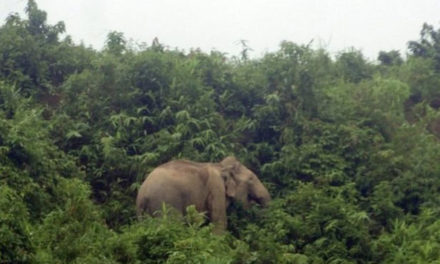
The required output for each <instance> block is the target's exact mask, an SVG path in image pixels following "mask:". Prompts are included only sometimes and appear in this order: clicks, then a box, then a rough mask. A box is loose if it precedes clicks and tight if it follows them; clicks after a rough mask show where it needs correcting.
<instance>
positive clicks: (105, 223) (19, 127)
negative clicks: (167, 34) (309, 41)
mask: <svg viewBox="0 0 440 264" xmlns="http://www.w3.org/2000/svg"><path fill="white" fill-rule="evenodd" d="M65 31H66V28H65V25H64V23H63V22H59V23H57V24H55V25H50V24H48V22H47V14H46V12H45V11H43V10H40V9H39V8H38V6H37V4H36V2H35V1H34V0H28V4H27V8H26V16H25V17H24V18H22V17H20V16H19V15H17V14H11V15H10V16H9V17H8V18H7V19H6V21H5V22H4V24H2V25H1V27H0V263H298V264H299V263H313V264H315V263H316V264H318V263H438V262H439V261H440V196H439V192H440V162H439V161H440V142H439V139H440V112H439V107H440V29H436V28H435V27H434V26H432V25H428V24H425V25H423V26H422V28H421V32H420V36H419V37H418V39H416V40H411V41H409V42H408V54H407V56H405V57H403V56H401V54H400V53H399V51H395V50H391V51H381V52H380V53H379V54H378V58H377V61H376V62H372V61H369V60H367V59H366V58H365V57H364V56H363V54H362V52H361V51H359V50H356V49H349V50H345V51H341V52H340V53H338V54H337V56H331V55H330V54H329V53H328V52H327V51H326V50H324V49H313V48H311V47H310V46H308V45H298V44H295V43H292V42H289V41H284V42H282V43H281V44H280V46H279V49H278V50H277V51H275V52H269V53H266V54H265V55H264V56H262V57H261V58H254V59H251V58H249V57H248V56H247V53H246V48H245V49H244V50H243V52H242V54H241V56H237V57H228V56H226V55H225V54H223V53H221V52H218V51H211V52H208V53H206V52H202V51H200V50H198V49H194V50H191V51H187V52H184V51H180V50H178V49H170V48H167V46H165V45H164V44H162V43H160V42H159V41H157V40H155V41H154V42H153V43H152V44H151V45H139V46H138V45H133V44H129V42H128V41H127V40H126V39H125V37H124V34H123V33H121V32H116V31H113V32H110V33H109V34H108V37H107V41H106V45H105V48H103V49H102V50H99V51H98V50H94V49H92V48H90V47H86V46H85V45H84V44H76V43H74V42H73V41H72V39H71V38H70V37H69V36H68V35H66V34H65ZM416 37H417V36H416ZM227 155H234V156H236V157H237V158H238V159H239V160H240V161H241V162H242V163H243V164H245V165H246V166H247V167H248V168H250V169H252V171H254V172H255V173H256V174H257V175H258V176H259V178H260V179H261V180H262V181H263V182H264V184H265V185H266V186H267V187H268V189H269V191H270V193H271V195H272V197H273V201H272V203H271V204H270V206H269V207H268V208H260V207H253V208H252V209H250V210H243V208H242V207H241V205H240V204H232V205H231V206H230V208H229V209H228V215H229V217H228V218H229V222H228V232H227V233H226V234H224V235H214V234H213V233H212V225H210V224H207V223H206V221H205V220H204V216H203V215H202V214H199V213H198V212H196V211H195V210H194V208H191V207H190V208H188V213H187V214H186V215H185V216H184V217H180V216H176V215H174V214H172V212H169V211H167V208H164V212H163V213H164V214H165V215H166V217H163V218H149V217H147V218H145V219H143V220H142V221H138V220H137V218H136V212H135V197H136V193H137V190H138V188H139V186H140V184H141V183H142V181H143V180H144V178H145V176H146V175H147V174H148V172H150V171H151V170H152V169H153V168H155V167H156V166H158V165H159V164H162V163H164V162H166V161H169V160H172V159H179V158H185V159H190V160H195V161H201V162H208V161H212V162H217V161H219V160H221V159H222V158H224V157H226V156H227Z"/></svg>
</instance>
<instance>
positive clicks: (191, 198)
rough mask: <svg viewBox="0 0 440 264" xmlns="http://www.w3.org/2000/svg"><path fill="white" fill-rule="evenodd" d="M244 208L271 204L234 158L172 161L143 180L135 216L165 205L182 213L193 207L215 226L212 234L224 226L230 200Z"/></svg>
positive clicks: (246, 170) (269, 197)
mask: <svg viewBox="0 0 440 264" xmlns="http://www.w3.org/2000/svg"><path fill="white" fill-rule="evenodd" d="M233 200H236V201H239V202H241V203H242V205H243V207H244V208H245V209H247V208H249V206H250V205H251V203H253V202H255V203H258V204H260V205H262V206H266V205H267V204H268V203H269V202H270V201H271V196H270V194H269V192H268V190H267V189H266V188H265V187H264V185H263V184H262V183H261V181H260V180H259V179H258V177H257V176H256V175H255V174H254V173H253V172H252V171H251V170H249V169H248V168H246V167H245V166H244V165H243V164H241V163H240V162H239V161H238V160H237V159H236V158H235V157H232V156H229V157H226V158H225V159H223V160H222V161H221V162H219V163H200V162H193V161H189V160H173V161H170V162H167V163H165V164H162V165H160V166H159V167H157V168H155V169H154V170H153V171H152V172H151V173H150V174H149V175H148V176H147V177H146V179H145V180H144V182H143V183H142V185H141V187H140V188H139V191H138V194H137V198H136V208H137V215H138V217H141V216H142V215H143V214H144V213H148V214H150V215H152V216H154V215H155V212H158V211H160V210H161V208H162V204H163V203H165V204H167V205H169V206H172V207H174V208H175V209H177V211H178V212H180V213H181V214H184V213H185V210H186V207H187V206H190V205H194V206H195V208H196V210H197V211H198V212H205V213H206V215H207V217H208V220H209V221H210V222H212V223H213V224H214V232H216V233H222V232H223V231H224V230H226V227H227V217H226V208H227V207H228V206H229V204H230V203H231V202H232V201H233Z"/></svg>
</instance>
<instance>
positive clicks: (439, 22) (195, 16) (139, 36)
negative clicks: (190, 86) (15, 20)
mask: <svg viewBox="0 0 440 264" xmlns="http://www.w3.org/2000/svg"><path fill="white" fill-rule="evenodd" d="M36 2H37V4H38V6H39V8H40V9H42V10H44V11H46V12H47V14H48V22H49V23H50V24H55V23H57V22H58V21H64V23H65V24H66V29H67V34H68V35H70V36H71V37H72V38H73V40H74V41H75V42H76V43H80V42H81V41H82V42H83V43H84V44H86V45H87V46H93V47H94V48H95V49H101V48H102V47H103V46H104V43H105V40H106V37H107V34H108V33H109V32H110V31H119V32H122V33H123V34H124V36H125V37H126V39H127V40H131V41H132V42H133V43H146V44H148V45H150V44H151V43H152V41H153V39H154V38H156V37H157V38H158V39H159V42H160V43H162V44H164V45H165V46H168V47H170V48H178V49H180V50H185V51H189V50H190V49H191V48H200V49H201V50H203V51H206V52H209V51H210V50H217V51H220V52H223V53H226V54H228V55H230V56H233V55H238V54H239V52H240V51H241V50H242V46H241V44H240V40H246V41H247V45H248V46H249V47H250V48H251V49H252V52H251V53H250V55H251V56H252V57H261V56H262V55H264V53H266V52H271V51H276V50H278V48H279V44H280V43H281V41H283V40H287V41H292V42H294V43H297V44H308V43H312V44H311V45H312V47H314V48H325V49H326V50H328V51H330V52H331V54H333V55H335V54H337V53H338V52H340V51H343V50H347V49H349V48H355V49H358V50H361V51H362V53H363V54H364V55H365V56H366V57H367V58H368V59H370V60H375V59H376V58H377V55H378V53H379V51H390V50H399V51H400V52H401V54H402V55H405V53H406V52H407V49H406V47H407V42H408V41H410V40H418V39H419V32H420V30H421V28H422V25H423V23H424V22H427V23H428V24H431V25H433V26H434V27H435V28H436V29H437V28H439V27H440V16H439V14H440V0H290V1H288V0H284V1H282V0H185V1H183V0H74V1H65V0H36ZM26 3H27V0H0V21H1V24H3V23H4V21H5V18H6V17H7V16H8V15H9V14H10V13H12V12H18V13H19V14H20V15H21V17H24V16H25V14H24V9H25V6H26Z"/></svg>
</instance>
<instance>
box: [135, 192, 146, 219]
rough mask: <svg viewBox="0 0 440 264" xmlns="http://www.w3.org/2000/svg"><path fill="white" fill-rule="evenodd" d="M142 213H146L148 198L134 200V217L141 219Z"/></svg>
mask: <svg viewBox="0 0 440 264" xmlns="http://www.w3.org/2000/svg"><path fill="white" fill-rule="evenodd" d="M144 213H148V198H147V197H139V198H138V199H137V200H136V215H137V217H138V218H141V216H142V215H143V214H144Z"/></svg>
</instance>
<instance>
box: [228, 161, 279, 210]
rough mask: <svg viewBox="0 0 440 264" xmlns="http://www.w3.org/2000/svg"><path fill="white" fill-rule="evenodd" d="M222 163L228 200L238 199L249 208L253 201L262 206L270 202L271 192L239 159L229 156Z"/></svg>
mask: <svg viewBox="0 0 440 264" xmlns="http://www.w3.org/2000/svg"><path fill="white" fill-rule="evenodd" d="M220 165H221V167H222V177H223V179H224V181H225V190H226V197H227V198H228V200H229V199H233V200H237V201H239V202H241V203H242V204H243V207H244V208H248V207H249V205H250V204H251V202H256V203H258V204H260V205H262V206H266V205H267V204H268V203H269V202H270V200H271V198H270V194H269V192H268V191H267V189H266V188H265V187H264V185H263V184H262V183H261V181H260V180H259V179H258V177H257V176H256V175H255V174H254V173H253V172H252V171H251V170H249V169H248V168H246V167H245V166H244V165H243V164H241V163H240V162H239V161H238V160H237V159H235V158H234V157H227V158H225V159H224V160H222V161H221V162H220Z"/></svg>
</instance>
